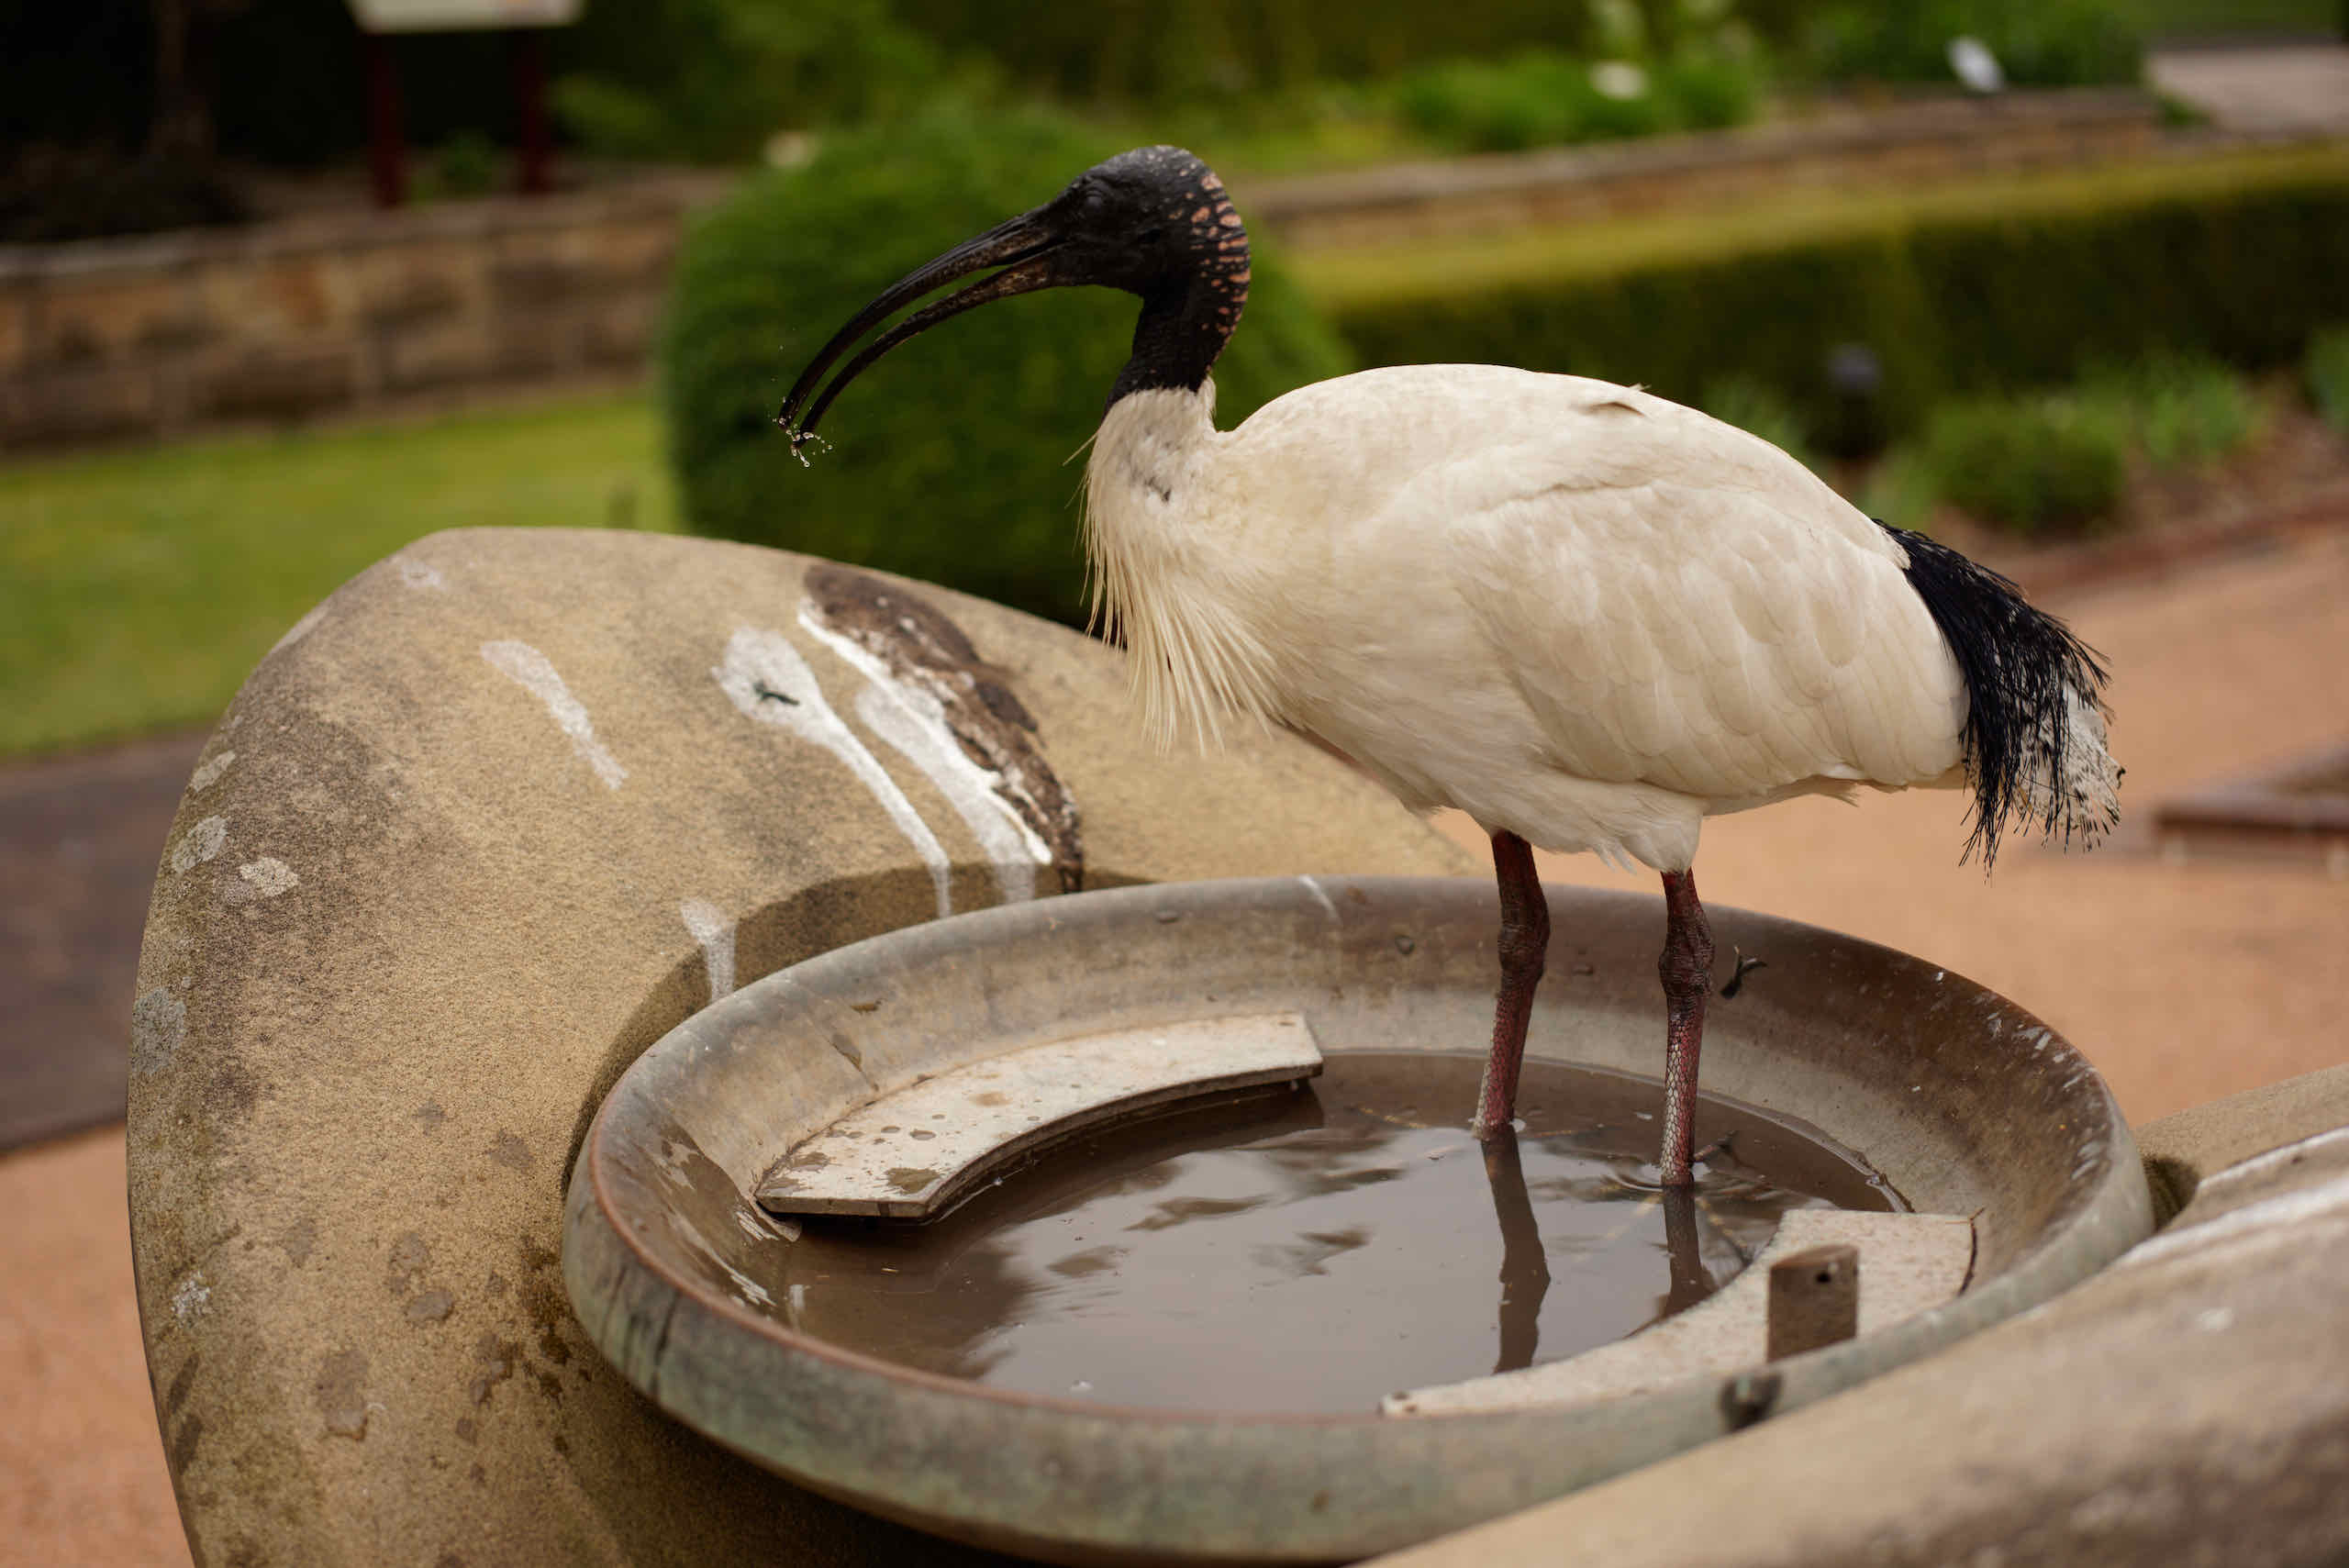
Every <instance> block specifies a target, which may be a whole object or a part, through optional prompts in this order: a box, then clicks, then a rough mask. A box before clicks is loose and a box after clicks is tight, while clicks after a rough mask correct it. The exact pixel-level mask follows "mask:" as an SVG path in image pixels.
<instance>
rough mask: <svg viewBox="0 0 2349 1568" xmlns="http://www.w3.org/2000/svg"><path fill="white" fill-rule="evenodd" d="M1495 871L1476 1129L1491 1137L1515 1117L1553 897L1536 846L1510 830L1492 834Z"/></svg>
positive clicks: (1545, 954)
mask: <svg viewBox="0 0 2349 1568" xmlns="http://www.w3.org/2000/svg"><path fill="white" fill-rule="evenodd" d="M1493 874H1494V876H1495V877H1496V878H1497V880H1498V882H1499V884H1500V892H1501V940H1500V951H1501V989H1500V995H1499V997H1498V998H1497V1000H1496V1001H1495V1002H1494V1004H1493V1053H1492V1055H1491V1056H1490V1057H1488V1058H1487V1059H1486V1062H1485V1083H1484V1086H1483V1087H1482V1088H1480V1089H1478V1090H1477V1091H1476V1122H1475V1133H1476V1136H1477V1137H1479V1138H1487V1139H1488V1138H1491V1137H1492V1136H1493V1135H1494V1134H1495V1133H1496V1132H1498V1131H1500V1130H1502V1129H1506V1128H1507V1127H1508V1125H1509V1123H1510V1122H1511V1121H1513V1120H1515V1119H1516V1117H1517V1076H1518V1073H1519V1072H1520V1070H1521V1069H1522V1068H1523V1067H1524V1065H1525V1026H1526V1024H1527V1023H1528V1021H1530V1020H1531V1018H1532V1016H1533V988H1534V987H1535V986H1536V985H1539V984H1542V960H1543V959H1544V958H1545V957H1546V956H1547V955H1548V953H1549V951H1550V903H1549V900H1548V899H1546V898H1543V897H1542V878H1541V877H1540V876H1539V875H1538V874H1537V873H1535V872H1534V870H1533V846H1532V845H1531V844H1529V843H1527V842H1526V841H1525V840H1522V839H1520V838H1519V837H1518V836H1517V835H1516V834H1514V833H1510V832H1499V833H1496V834H1494V835H1493Z"/></svg>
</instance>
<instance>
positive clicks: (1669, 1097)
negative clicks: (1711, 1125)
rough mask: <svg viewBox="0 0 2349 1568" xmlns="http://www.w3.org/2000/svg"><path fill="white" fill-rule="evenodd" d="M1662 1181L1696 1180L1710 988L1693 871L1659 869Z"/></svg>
mask: <svg viewBox="0 0 2349 1568" xmlns="http://www.w3.org/2000/svg"><path fill="white" fill-rule="evenodd" d="M1655 972H1656V973H1657V975H1658V976H1659V977H1661V978H1662V979H1663V981H1664V1153H1663V1156H1662V1158H1661V1159H1660V1160H1659V1161H1658V1165H1659V1167H1660V1168H1661V1171H1662V1175H1663V1181H1664V1185H1665V1186H1667V1187H1685V1186H1687V1185H1689V1184H1691V1183H1692V1182H1694V1181H1695V1180H1696V1171H1695V1162H1694V1160H1693V1158H1692V1154H1691V1151H1692V1150H1693V1149H1694V1148H1695V1146H1696V1137H1697V1053H1698V1051H1699V1049H1700V1048H1702V1046H1703V1045H1704V1043H1705V997H1706V995H1708V994H1709V992H1710V991H1711V990H1712V988H1713V932H1712V928H1711V927H1709V926H1708V925H1707V924H1706V923H1705V906H1703V905H1702V904H1699V903H1698V901H1697V874H1696V873H1694V872H1688V871H1668V872H1665V873H1664V955H1663V956H1662V957H1661V958H1659V959H1657V960H1656V964H1655Z"/></svg>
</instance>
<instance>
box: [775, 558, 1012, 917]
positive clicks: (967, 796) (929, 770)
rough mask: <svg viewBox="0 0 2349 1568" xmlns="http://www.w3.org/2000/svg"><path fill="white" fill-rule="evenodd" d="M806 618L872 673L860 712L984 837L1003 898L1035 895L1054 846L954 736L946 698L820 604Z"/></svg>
mask: <svg viewBox="0 0 2349 1568" xmlns="http://www.w3.org/2000/svg"><path fill="white" fill-rule="evenodd" d="M799 624H800V625H801V626H802V627H804V628H807V634H808V635H809V636H810V637H813V638H815V639H817V640H818V641H819V642H821V643H822V644H823V645H824V646H825V647H827V648H829V649H830V650H831V651H833V652H835V653H837V654H839V655H840V656H841V659H843V660H844V661H846V662H848V663H849V665H850V666H852V668H854V669H855V670H857V671H858V672H859V673H862V674H863V676H864V679H865V686H864V689H863V691H861V692H859V693H857V695H856V716H857V717H859V718H861V719H863V720H864V725H865V728H868V729H870V730H872V731H873V733H874V734H875V735H878V736H879V737H881V739H882V740H886V741H887V742H888V743H889V744H890V745H892V746H894V747H896V749H897V751H898V752H899V753H900V754H901V755H902V756H904V758H905V759H906V761H907V762H911V763H912V764H913V765H914V766H915V767H917V768H919V769H920V770H921V772H922V774H923V776H924V777H926V778H928V779H929V780H930V783H931V784H933V785H935V786H936V787H937V790H938V793H939V794H941V795H944V796H945V797H946V799H947V801H948V803H949V804H950V805H952V806H953V807H954V810H955V813H956V814H957V815H958V816H960V817H962V818H963V823H964V824H965V825H966V826H967V827H969V828H970V829H971V836H972V837H973V838H974V839H976V840H978V841H979V852H980V853H981V854H984V855H985V856H986V858H987V863H988V864H989V865H991V866H993V867H994V868H995V881H996V892H997V893H998V895H1000V896H1001V897H1002V899H1003V901H1004V902H1005V903H1006V904H1018V903H1021V902H1024V901H1025V900H1028V899H1030V898H1033V897H1035V896H1036V873H1037V872H1038V871H1039V870H1040V869H1041V868H1043V867H1045V866H1049V865H1051V864H1052V846H1051V845H1049V844H1047V843H1045V842H1044V840H1043V839H1042V838H1041V837H1040V836H1039V835H1038V834H1037V832H1036V830H1035V829H1034V828H1030V826H1029V825H1028V821H1027V819H1026V818H1025V817H1021V816H1020V815H1019V812H1017V811H1015V810H1013V809H1012V807H1011V805H1010V803H1009V802H1008V801H1007V800H1005V799H1004V798H1003V796H1002V795H998V794H997V793H996V790H997V789H998V788H999V787H1000V786H1001V784H1002V783H1003V776H1002V775H1001V774H1000V773H996V772H995V770H993V769H992V768H983V767H981V766H980V765H979V764H978V763H976V762H973V761H972V760H971V755H970V753H969V752H967V751H963V745H962V742H960V741H958V740H955V739H954V731H953V728H952V726H950V725H949V724H948V723H947V722H946V706H945V704H943V703H941V702H940V701H939V700H938V697H937V695H936V694H934V693H931V692H927V691H924V690H923V689H922V688H920V687H919V686H917V685H914V684H911V683H909V682H906V681H900V680H898V679H897V678H896V676H895V675H893V674H892V673H890V671H889V667H888V666H887V665H886V664H885V663H883V662H881V661H880V660H878V659H876V658H874V656H873V655H872V654H871V653H869V652H867V651H865V650H864V648H863V647H862V646H861V645H860V644H858V643H857V642H855V641H854V640H852V639H849V638H845V637H842V636H841V635H840V634H839V633H838V632H835V631H833V630H831V629H830V628H828V627H826V626H825V625H824V624H823V622H822V620H821V618H820V617H818V613H817V610H816V607H815V606H814V605H813V604H810V603H804V602H803V603H802V604H801V605H800V606H799Z"/></svg>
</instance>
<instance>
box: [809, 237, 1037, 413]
mask: <svg viewBox="0 0 2349 1568" xmlns="http://www.w3.org/2000/svg"><path fill="white" fill-rule="evenodd" d="M1045 214H1046V209H1045V208H1043V207H1038V208H1037V209H1036V210H1035V211H1033V212H1027V213H1022V214H1020V215H1019V217H1015V218H1013V219H1011V220H1010V221H1009V222H1008V223H1000V224H997V225H996V227H995V228H990V229H988V230H987V231H986V232H985V234H982V235H980V236H979V237H978V238H977V239H966V240H964V241H963V243H962V244H960V245H957V246H956V247H954V249H952V250H949V251H947V252H946V253H945V254H944V255H942V256H941V257H939V258H938V259H937V260H935V261H930V262H928V263H926V264H925V265H923V266H920V267H917V268H915V269H914V270H913V271H912V272H907V274H906V275H905V276H904V277H902V278H899V279H898V280H897V281H896V283H894V284H890V285H889V286H888V287H887V288H885V289H884V290H882V291H881V293H880V295H878V296H877V297H875V298H874V301H873V303H872V304H870V305H868V306H865V307H864V308H863V310H860V311H858V312H857V313H856V318H855V319H854V320H852V321H851V322H850V323H849V324H848V325H847V326H845V327H843V328H841V329H840V330H839V331H838V332H835V333H834V334H832V339H831V341H830V342H829V343H826V344H825V345H824V346H823V348H822V349H821V350H818V352H817V355H816V357H815V358H814V359H813V360H810V361H808V363H807V369H806V370H804V371H801V372H800V373H799V379H798V380H797V381H796V382H795V383H794V384H792V388H791V395H789V396H788V397H785V399H784V400H783V407H782V408H781V409H779V410H778V411H777V412H776V414H775V417H774V422H775V423H776V424H778V425H780V426H782V427H783V428H784V432H785V434H786V435H788V436H789V437H790V438H791V450H793V451H797V450H799V448H800V446H801V444H802V443H804V442H806V441H807V439H810V438H811V437H812V436H813V435H814V434H815V431H816V421H817V420H818V419H820V418H822V417H824V410H825V409H827V408H829V407H830V406H832V400H833V399H834V398H836V397H838V396H839V395H841V389H842V388H844V387H846V386H847V385H848V384H849V383H850V382H852V381H854V380H855V379H856V378H857V377H858V376H859V375H860V374H862V373H863V371H864V369H865V367H866V366H868V365H870V364H872V363H873V362H874V361H876V360H878V359H879V358H880V357H881V356H882V355H884V354H885V353H887V352H888V351H889V350H892V349H894V348H896V346H897V345H898V344H900V343H902V342H904V341H905V340H906V339H908V338H911V337H914V336H916V335H917V334H918V333H921V332H926V331H928V330H929V329H930V328H932V327H935V326H937V325H938V324H939V323H940V322H941V321H944V320H945V319H947V318H948V317H953V316H960V315H962V314H963V312H964V311H966V310H969V309H971V308H973V307H974V306H981V305H985V304H987V303H988V302H989V301H991V300H998V299H1008V298H1010V297H1011V296H1012V295H1016V294H1029V293H1032V292H1033V291H1035V290H1037V289H1044V288H1052V287H1054V286H1056V285H1059V284H1074V283H1077V282H1081V281H1082V280H1080V279H1079V278H1077V277H1075V276H1074V274H1073V273H1072V272H1071V271H1070V269H1069V268H1068V267H1067V265H1066V264H1065V258H1064V256H1063V253H1062V251H1061V247H1062V246H1063V244H1064V243H1065V241H1066V239H1067V236H1066V234H1065V233H1064V232H1063V230H1062V228H1060V226H1059V225H1058V224H1056V223H1054V222H1053V221H1052V220H1051V219H1050V218H1049V217H1046V216H1045ZM989 267H1001V268H1002V269H1003V271H1002V272H997V273H996V274H995V275H994V276H993V277H989V278H983V279H981V280H980V281H979V282H977V283H975V284H972V285H971V286H970V287H969V288H966V289H962V290H959V291H958V292H956V293H954V294H951V295H947V296H946V297H945V298H944V299H941V300H940V301H939V302H938V303H937V304H935V305H933V306H929V307H928V308H927V309H923V310H918V311H916V312H914V313H913V314H912V315H911V316H908V317H906V318H905V319H904V320H903V321H900V322H898V323H897V324H896V326H895V327H892V328H889V330H888V331H886V332H885V333H883V334H882V335H881V336H880V337H878V338H876V339H874V340H873V341H872V342H871V343H869V344H867V345H866V346H865V348H864V350H863V352H862V353H860V354H858V355H857V356H856V357H855V358H854V359H852V360H851V361H849V362H848V364H847V366H846V367H845V368H843V369H842V370H841V373H840V374H838V375H837V376H834V377H833V378H832V382H831V384H830V385H829V386H827V387H825V388H824V392H823V395H821V396H820V397H817V398H816V399H815V401H814V402H813V403H812V404H810V403H809V402H808V398H809V396H810V395H811V394H813V393H814V392H815V390H816V384H817V383H818V381H820V380H822V379H823V375H824V373H825V371H826V370H828V369H829V368H830V366H831V364H832V361H835V360H837V359H839V358H840V357H841V354H842V353H844V352H846V351H847V350H848V349H849V347H850V345H852V344H853V343H854V342H855V341H856V340H857V339H859V338H862V337H863V336H864V334H865V333H867V332H869V331H871V330H872V329H873V328H874V327H875V326H877V325H879V324H880V323H881V322H883V321H885V320H887V319H888V318H889V317H890V316H891V315H893V314H894V313H896V311H897V310H899V309H901V308H903V307H904V306H908V305H911V304H912V303H913V302H914V301H915V300H918V299H919V298H920V297H921V296H922V295H926V294H928V293H930V291H931V290H933V289H936V288H939V287H941V285H943V284H950V283H952V282H953V281H954V280H955V279H956V278H961V277H967V276H969V275H970V274H971V273H973V272H983V271H985V269H986V268H989ZM803 409H804V410H805V411H804V412H802V410H803Z"/></svg>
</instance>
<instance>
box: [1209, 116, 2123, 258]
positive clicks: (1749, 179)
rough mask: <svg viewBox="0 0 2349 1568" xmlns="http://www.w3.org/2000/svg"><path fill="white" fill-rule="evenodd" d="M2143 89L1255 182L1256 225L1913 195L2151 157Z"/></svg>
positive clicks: (1403, 222)
mask: <svg viewBox="0 0 2349 1568" xmlns="http://www.w3.org/2000/svg"><path fill="white" fill-rule="evenodd" d="M2162 135H2163V133H2162V128H2161V107H2160V105H2159V104H2158V103H2157V102H2156V101H2155V100H2154V97H2153V96H2152V95H2149V94H2145V93H2140V92H2135V91H2133V90H2125V89H2101V88H2091V89H2081V90H2078V91H2068V92H2050V93H2025V94H2016V95H2009V96H2006V97H1998V98H1928V99H1922V100H1918V101H1914V102H1909V103H1894V104H1888V105H1883V106H1874V107H1866V108H1859V107H1838V108H1834V109H1831V110H1827V111H1824V112H1821V113H1819V114H1816V115H1812V116H1809V117H1796V118H1791V119H1787V120H1781V121H1776V122H1773V123H1770V124H1766V125H1759V126H1749V127H1746V128H1742V129H1739V130H1725V131H1708V132H1700V133H1698V134H1694V135H1687V136H1658V137H1648V138H1643V139H1639V140H1636V141H1619V142H1607V143H1600V144H1597V145H1591V146H1582V147H1558V148H1545V149H1542V150H1538V151H1533V152H1509V153H1493V154H1488V155H1486V156H1483V157H1476V158H1457V159H1450V160H1446V161H1441V162H1425V163H1398V164H1387V165H1385V166H1383V167H1379V168H1375V169H1364V170H1362V171H1359V172H1353V173H1347V174H1334V175H1313V176H1307V177H1301V178H1297V179H1288V180H1273V181H1261V182H1259V181H1251V182H1249V184H1248V187H1247V189H1246V190H1244V191H1235V192H1234V199H1235V200H1237V201H1240V202H1241V210H1242V211H1244V212H1245V213H1246V214H1247V215H1248V219H1249V222H1250V223H1251V224H1261V225H1262V226H1263V227H1264V228H1267V229H1270V230H1272V231H1274V232H1275V233H1278V234H1279V235H1280V236H1281V237H1282V238H1283V239H1286V240H1287V242H1288V243H1289V244H1291V245H1293V246H1295V247H1297V249H1299V250H1304V249H1308V248H1311V247H1316V246H1341V245H1377V244H1381V243H1388V242H1392V241H1394V240H1395V239H1398V238H1407V237H1412V238H1423V237H1426V236H1428V235H1433V234H1467V233H1475V232H1481V231H1498V230H1503V229H1508V228H1520V227H1527V226H1532V225H1540V224H1559V223H1579V222H1586V221H1591V220H1595V219H1600V218H1607V217H1621V216H1626V215H1630V214H1635V213H1645V212H1657V211H1664V210H1667V209H1672V208H1689V207H1702V206H1728V205H1732V204H1740V203H1748V202H1752V201H1753V200H1754V199H1755V198H1756V197H1757V196H1759V195H1767V194H1772V193H1776V192H1780V191H1787V192H1793V191H1799V190H1806V189H1836V190H1853V189H1867V188H1894V187H1906V186H1913V185H1917V184H1920V183H1938V182H1944V181H1953V180H1965V179H1975V178H1979V177H1982V176H1986V175H1992V174H2002V173H2015V172H2023V171H2028V170H2037V169H2058V168H2071V167H2078V166H2082V165H2086V164H2091V163H2096V162H2100V161H2108V160H2112V159H2121V158H2132V157H2143V156H2145V155H2147V154H2149V153H2151V152H2153V151H2154V150H2155V149H2156V147H2157V146H2158V145H2159V144H2160V142H2161V139H2162Z"/></svg>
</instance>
